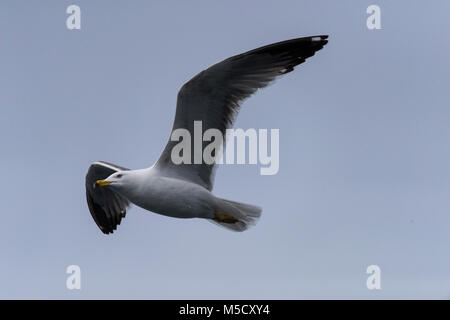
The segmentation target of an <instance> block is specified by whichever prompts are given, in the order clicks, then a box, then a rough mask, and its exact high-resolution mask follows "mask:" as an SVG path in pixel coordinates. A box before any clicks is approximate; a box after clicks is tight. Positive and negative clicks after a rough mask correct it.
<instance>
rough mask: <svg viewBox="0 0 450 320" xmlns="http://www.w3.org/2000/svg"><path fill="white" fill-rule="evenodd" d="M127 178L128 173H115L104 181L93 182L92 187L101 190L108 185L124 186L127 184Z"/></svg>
mask: <svg viewBox="0 0 450 320" xmlns="http://www.w3.org/2000/svg"><path fill="white" fill-rule="evenodd" d="M129 176H130V172H127V171H118V172H115V173H113V174H112V175H110V176H109V177H108V178H106V179H105V180H97V181H96V182H95V185H94V187H99V188H103V187H107V186H110V185H114V186H121V185H124V184H126V183H127V180H128V178H129Z"/></svg>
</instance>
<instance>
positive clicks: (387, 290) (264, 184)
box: [0, 0, 450, 299]
mask: <svg viewBox="0 0 450 320" xmlns="http://www.w3.org/2000/svg"><path fill="white" fill-rule="evenodd" d="M373 3H376V4H378V5H379V6H380V7H381V19H382V30H374V31H370V30H368V29H367V27H366V17H367V15H366V8H367V6H368V5H370V4H373ZM70 4H77V5H79V6H80V7H81V10H82V29H81V30H79V31H76V30H73V31H71V30H68V29H67V28H66V24H65V20H66V17H67V14H66V13H65V11H66V8H67V6H68V5H70ZM449 10H450V3H449V2H448V1H443V0H442V1H438V0H436V1H432V2H424V1H381V0H380V1H349V0H347V1H332V0H329V1H324V0H320V1H287V0H286V1H250V2H248V1H244V2H243V1H189V3H179V2H175V1H164V2H163V1H154V2H152V3H150V2H149V1H133V4H130V3H129V2H127V1H123V0H121V1H114V2H112V1H86V0H78V1H39V2H38V1H33V2H30V1H17V0H15V1H2V2H1V3H0V39H1V41H2V46H1V47H2V49H1V50H0V62H1V63H0V66H1V72H0V146H1V157H0V165H1V168H3V170H2V174H1V176H2V183H0V194H1V199H2V209H3V214H2V222H1V223H0V252H1V256H2V258H1V263H0V298H44V299H45V298H62V299H72V298H74V299H76V298H86V299H90V298H106V299H107V298H151V299H155V298H160V299H165V298H186V299H188V298H189V299H198V298H208V299H214V298H223V299H227V298H242V299H244V298H245V299H248V298H254V299H258V298H265V299H281V298H289V299H299V298H369V299H372V298H376V299H378V298H449V297H450V259H449V244H450V232H449V228H450V214H449V213H450V197H449V193H450V171H449V158H450V144H449V141H450V140H449V139H450V126H449V118H450V108H449V105H450V104H449V92H448V84H449V75H450V64H449V58H448V54H449V51H450V42H449V41H448V36H447V35H446V32H447V31H448V30H450V22H449V20H448V12H449ZM316 34H329V35H330V39H329V40H330V42H329V44H328V45H327V46H326V47H325V48H324V49H323V50H322V51H320V52H319V53H318V54H316V56H314V57H312V58H311V59H309V60H308V61H307V62H306V63H305V64H303V65H301V66H300V67H299V68H297V69H296V71H295V72H292V73H291V74H289V75H287V76H285V77H284V78H282V79H280V80H279V81H277V82H276V83H275V84H274V85H272V86H271V87H269V88H266V89H265V90H263V91H260V92H258V93H257V94H256V95H255V96H253V97H252V98H251V99H249V100H247V101H246V102H245V103H244V105H243V108H242V111H241V113H240V115H239V117H238V121H237V124H236V127H239V128H243V129H247V128H268V129H270V128H279V129H280V171H279V173H278V174H277V175H275V176H261V175H260V174H259V169H258V167H257V166H251V165H228V166H227V165H224V166H221V167H220V168H219V170H218V172H217V176H216V184H215V189H214V192H215V194H216V195H219V196H221V197H224V198H227V199H233V200H237V201H243V202H248V203H253V204H258V205H260V206H262V207H263V216H262V219H261V220H260V222H259V224H258V225H257V226H256V227H254V228H253V229H251V230H249V231H248V232H245V233H240V234H239V233H232V232H229V231H227V230H224V229H220V228H218V227H216V226H214V225H213V224H210V223H207V222H204V221H200V220H176V219H171V218H167V217H163V216H160V215H156V214H152V213H149V212H145V211H144V210H141V209H139V208H136V207H133V208H132V209H131V210H130V211H129V212H128V215H127V217H126V219H125V220H123V222H122V224H121V225H120V226H119V228H118V230H117V231H116V232H115V233H114V234H113V235H110V236H105V235H103V234H102V233H101V232H100V230H98V228H97V226H96V225H95V224H94V222H93V220H92V218H91V216H90V214H89V211H88V208H87V205H86V202H85V194H84V192H85V191H84V176H85V173H86V170H87V168H88V166H89V164H90V163H91V162H93V161H95V160H107V161H111V162H113V163H116V164H119V165H124V166H127V167H130V168H142V167H145V166H149V165H151V164H152V163H153V162H154V161H155V160H156V159H157V157H158V156H159V153H160V152H161V150H162V148H163V146H164V145H165V142H166V140H167V137H168V135H169V132H170V128H171V123H172V119H173V116H174V111H175V102H176V94H177V91H178V89H179V87H180V86H181V85H182V84H183V83H184V82H185V81H187V80H188V79H189V78H190V77H192V76H193V75H195V74H196V73H197V72H199V71H200V70H202V69H204V68H206V67H208V66H209V65H211V64H213V63H216V62H218V61H220V60H222V59H224V58H227V57H229V56H231V55H234V54H237V53H241V52H244V51H246V50H250V49H253V48H256V47H258V46H261V45H265V44H269V43H272V42H277V41H281V40H286V39H289V38H295V37H301V36H308V35H316ZM70 264H77V265H79V266H80V267H81V270H82V290H81V291H69V290H67V289H66V287H65V281H66V277H67V275H66V273H65V270H66V267H67V266H68V265H70ZM371 264H377V265H379V266H380V268H381V270H382V279H381V286H382V289H381V290H379V291H369V290H368V289H367V288H366V278H367V275H366V273H365V271H366V268H367V266H369V265H371Z"/></svg>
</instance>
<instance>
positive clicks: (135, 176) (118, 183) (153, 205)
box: [86, 35, 328, 234]
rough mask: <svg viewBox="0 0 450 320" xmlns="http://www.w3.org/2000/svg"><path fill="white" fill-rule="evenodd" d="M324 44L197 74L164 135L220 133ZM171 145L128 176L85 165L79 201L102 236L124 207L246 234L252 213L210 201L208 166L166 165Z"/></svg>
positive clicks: (305, 43)
mask: <svg viewBox="0 0 450 320" xmlns="http://www.w3.org/2000/svg"><path fill="white" fill-rule="evenodd" d="M327 38H328V36H327V35H320V36H311V37H304V38H297V39H292V40H287V41H282V42H278V43H274V44H270V45H267V46H264V47H261V48H258V49H254V50H251V51H248V52H245V53H242V54H239V55H236V56H233V57H230V58H228V59H225V60H223V61H222V62H219V63H217V64H215V65H213V66H211V67H210V68H208V69H206V70H204V71H202V72H200V73H199V74H197V75H196V76H194V77H193V78H192V79H191V80H189V81H188V82H186V83H185V84H184V85H183V86H182V87H181V89H180V91H179V92H178V99H177V108H176V114H175V120H174V123H173V128H172V132H173V131H174V130H176V129H180V128H183V129H186V130H188V131H189V132H190V133H191V136H192V137H193V136H194V121H202V128H203V129H202V130H203V131H206V130H208V129H218V130H220V132H222V134H224V133H225V131H226V129H227V128H230V127H231V126H232V124H233V121H234V119H235V116H236V114H237V113H238V111H239V107H240V104H241V103H242V101H243V100H245V99H246V98H248V97H249V96H250V95H252V94H253V93H254V92H255V91H257V90H258V89H260V88H264V87H265V86H267V85H268V84H269V83H271V82H272V81H274V80H275V78H277V77H278V76H281V75H284V74H286V73H289V72H291V71H293V70H294V67H296V66H297V65H299V64H301V63H303V62H304V61H305V59H307V58H309V57H311V56H313V55H314V54H315V52H316V51H319V50H320V49H322V48H323V47H324V46H325V45H326V44H327ZM177 143H178V142H177V141H172V140H171V139H169V142H168V143H167V145H166V147H165V148H164V150H163V152H162V154H161V156H160V157H159V159H158V160H157V161H156V163H155V164H154V165H153V166H151V167H150V168H145V169H139V170H130V169H127V168H124V167H121V166H118V165H114V164H111V163H108V162H104V161H97V162H94V163H92V164H91V166H90V167H89V169H88V172H87V175H86V198H87V203H88V207H89V211H90V212H91V215H92V217H93V218H94V221H95V223H96V224H97V226H98V227H99V228H100V230H101V231H102V232H103V233H105V234H109V233H112V232H113V231H114V230H116V228H117V226H118V225H119V224H120V222H121V220H122V218H124V217H125V214H126V210H127V208H128V207H129V206H130V204H131V203H133V204H135V205H137V206H139V207H141V208H143V209H146V210H149V211H152V212H155V213H159V214H162V215H165V216H169V217H175V218H202V219H206V220H208V221H211V222H214V223H216V224H218V225H220V226H222V227H225V228H227V229H229V230H233V231H244V230H247V229H248V228H249V227H250V226H252V225H254V224H255V223H256V221H257V220H258V219H259V217H260V216H261V211H262V210H261V208H260V207H258V206H254V205H250V204H244V203H240V202H236V201H230V200H225V199H222V198H219V197H216V196H215V195H213V194H212V188H213V183H214V172H215V165H214V163H213V164H206V163H201V164H187V163H181V164H175V163H174V162H173V161H172V159H171V151H172V148H173V147H174V146H175V145H176V144H177ZM191 163H192V162H191Z"/></svg>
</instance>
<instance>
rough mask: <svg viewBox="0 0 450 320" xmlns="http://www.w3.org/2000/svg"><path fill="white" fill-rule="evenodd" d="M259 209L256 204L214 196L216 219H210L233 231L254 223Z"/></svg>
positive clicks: (243, 228)
mask: <svg viewBox="0 0 450 320" xmlns="http://www.w3.org/2000/svg"><path fill="white" fill-rule="evenodd" d="M261 211H262V209H261V208H260V207H258V206H253V205H251V204H245V203H240V202H235V201H230V200H225V199H220V198H216V209H215V214H216V219H211V220H210V221H212V222H213V223H215V224H218V225H219V226H221V227H224V228H227V229H230V230H233V231H244V230H247V229H248V228H249V227H251V226H253V225H255V224H256V222H257V221H258V219H259V217H261Z"/></svg>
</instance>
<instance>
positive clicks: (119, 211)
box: [86, 161, 130, 234]
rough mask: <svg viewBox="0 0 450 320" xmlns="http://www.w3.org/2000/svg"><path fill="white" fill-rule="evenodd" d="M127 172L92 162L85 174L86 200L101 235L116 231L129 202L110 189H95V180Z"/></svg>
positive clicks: (121, 168)
mask: <svg viewBox="0 0 450 320" xmlns="http://www.w3.org/2000/svg"><path fill="white" fill-rule="evenodd" d="M124 170H129V169H127V168H123V167H119V166H116V165H114V164H111V163H108V162H104V161H97V162H94V163H93V164H92V165H91V166H90V167H89V170H88V172H87V174H86V200H87V203H88V206H89V211H90V212H91V215H92V218H94V221H95V223H96V224H97V226H98V227H99V228H100V230H102V232H103V233H105V234H108V233H112V232H113V231H114V230H116V228H117V226H118V225H119V224H120V221H121V220H122V218H124V217H125V214H126V209H127V207H128V206H129V205H130V202H129V201H128V200H127V199H125V198H123V197H122V196H120V195H119V194H117V193H116V192H114V191H112V190H111V189H110V188H96V187H95V182H96V181H97V180H102V179H106V178H107V177H109V176H110V175H111V174H113V173H114V172H117V171H124Z"/></svg>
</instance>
